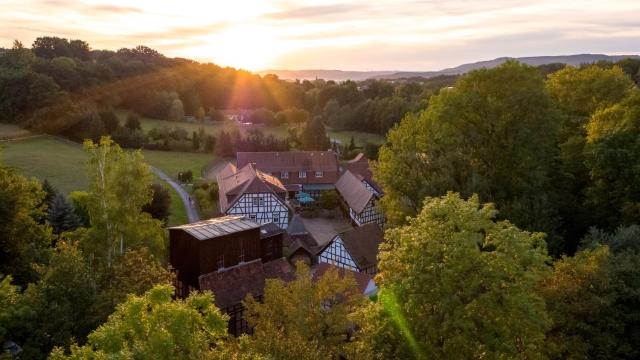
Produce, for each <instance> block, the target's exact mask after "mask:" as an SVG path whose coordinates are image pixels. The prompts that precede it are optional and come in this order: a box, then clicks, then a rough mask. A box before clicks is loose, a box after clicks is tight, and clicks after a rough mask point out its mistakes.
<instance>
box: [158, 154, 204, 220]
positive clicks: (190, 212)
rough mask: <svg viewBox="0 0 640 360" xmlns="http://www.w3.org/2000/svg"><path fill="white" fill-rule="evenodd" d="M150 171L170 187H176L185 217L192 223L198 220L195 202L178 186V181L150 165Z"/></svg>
mask: <svg viewBox="0 0 640 360" xmlns="http://www.w3.org/2000/svg"><path fill="white" fill-rule="evenodd" d="M151 171H153V173H154V174H156V175H158V177H159V178H161V179H162V180H164V181H166V182H167V184H169V185H171V187H172V188H174V189H176V191H177V192H178V195H180V198H181V199H182V203H183V204H184V208H185V209H186V210H187V218H189V222H190V223H192V222H196V221H198V220H200V216H199V215H198V210H196V206H195V203H192V202H191V197H190V196H189V194H187V192H186V191H185V190H184V188H183V187H182V186H180V185H179V184H178V183H176V182H175V181H173V179H171V178H170V177H169V176H168V175H167V174H165V173H164V172H162V171H161V170H160V169H158V168H155V167H153V166H152V167H151Z"/></svg>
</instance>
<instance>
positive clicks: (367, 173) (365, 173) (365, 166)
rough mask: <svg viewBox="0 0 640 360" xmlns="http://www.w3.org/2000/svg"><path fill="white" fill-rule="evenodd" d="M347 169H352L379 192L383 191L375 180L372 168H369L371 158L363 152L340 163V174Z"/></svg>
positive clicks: (351, 170) (352, 171) (353, 172)
mask: <svg viewBox="0 0 640 360" xmlns="http://www.w3.org/2000/svg"><path fill="white" fill-rule="evenodd" d="M346 171H350V172H351V173H352V174H354V175H355V176H357V177H358V178H360V179H361V180H365V181H366V182H367V183H369V185H371V186H372V187H373V188H374V189H376V190H377V191H378V192H382V190H381V188H380V186H379V185H378V184H377V183H376V182H375V181H374V180H373V173H372V172H371V168H369V160H368V159H367V158H366V157H365V156H364V154H363V153H359V154H358V155H357V156H356V157H355V158H353V159H351V160H349V161H343V162H341V163H340V174H344V173H345V172H346Z"/></svg>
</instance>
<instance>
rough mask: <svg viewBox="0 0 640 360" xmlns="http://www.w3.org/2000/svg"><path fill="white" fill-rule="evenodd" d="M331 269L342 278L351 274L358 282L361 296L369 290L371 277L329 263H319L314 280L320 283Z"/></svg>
mask: <svg viewBox="0 0 640 360" xmlns="http://www.w3.org/2000/svg"><path fill="white" fill-rule="evenodd" d="M330 269H335V270H337V271H338V275H339V276H340V277H341V278H344V276H345V274H351V275H352V276H353V277H354V279H355V281H356V286H357V287H358V291H359V292H360V294H364V292H365V291H366V290H367V286H369V282H370V281H371V276H369V275H367V274H365V273H361V272H356V271H351V270H348V269H344V268H341V267H338V266H335V265H333V264H329V263H319V264H318V266H317V267H316V268H315V271H314V272H313V277H312V280H313V281H318V280H319V279H320V278H321V277H322V276H323V275H324V274H325V273H326V272H327V271H329V270H330Z"/></svg>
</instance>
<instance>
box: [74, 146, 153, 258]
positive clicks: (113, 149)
mask: <svg viewBox="0 0 640 360" xmlns="http://www.w3.org/2000/svg"><path fill="white" fill-rule="evenodd" d="M84 147H85V150H86V151H87V153H88V154H89V163H88V171H89V180H90V185H89V197H88V199H87V210H88V212H89V217H90V219H91V229H90V232H89V234H88V235H89V236H87V237H84V238H83V239H82V240H81V244H82V246H83V248H84V249H86V251H87V252H89V253H92V254H94V255H95V256H97V257H98V258H101V259H104V261H105V262H106V264H108V265H111V263H112V261H113V257H114V256H115V255H117V254H120V255H121V254H123V253H124V250H125V248H130V247H135V246H146V247H148V248H149V249H150V250H151V251H152V252H153V253H154V254H156V255H159V254H162V253H163V251H164V230H163V228H162V223H161V222H160V221H159V220H155V219H153V218H152V217H151V215H149V214H148V213H145V212H143V211H142V207H143V206H144V205H146V204H148V203H149V202H150V201H151V199H152V190H151V179H152V175H151V171H150V169H149V166H148V165H146V164H145V163H144V160H143V157H142V153H141V152H140V151H131V152H124V151H122V149H120V147H119V146H118V145H117V144H115V143H114V142H113V141H112V140H111V139H109V138H108V137H103V138H102V139H101V140H100V143H99V144H94V143H93V142H92V141H90V140H87V141H85V143H84Z"/></svg>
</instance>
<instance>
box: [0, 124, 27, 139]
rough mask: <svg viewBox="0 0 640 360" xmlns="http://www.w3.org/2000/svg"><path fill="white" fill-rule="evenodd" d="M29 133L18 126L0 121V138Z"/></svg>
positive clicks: (21, 135)
mask: <svg viewBox="0 0 640 360" xmlns="http://www.w3.org/2000/svg"><path fill="white" fill-rule="evenodd" d="M29 135H31V133H30V132H29V131H28V130H25V129H23V128H21V127H19V126H16V125H11V124H3V123H0V140H5V139H16V138H21V137H25V136H29Z"/></svg>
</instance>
